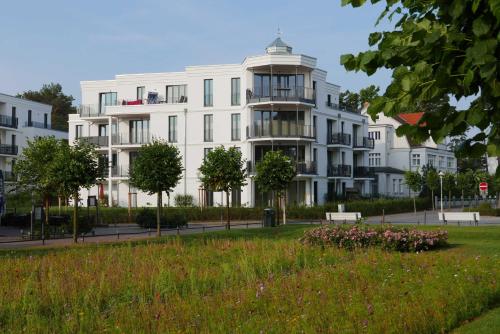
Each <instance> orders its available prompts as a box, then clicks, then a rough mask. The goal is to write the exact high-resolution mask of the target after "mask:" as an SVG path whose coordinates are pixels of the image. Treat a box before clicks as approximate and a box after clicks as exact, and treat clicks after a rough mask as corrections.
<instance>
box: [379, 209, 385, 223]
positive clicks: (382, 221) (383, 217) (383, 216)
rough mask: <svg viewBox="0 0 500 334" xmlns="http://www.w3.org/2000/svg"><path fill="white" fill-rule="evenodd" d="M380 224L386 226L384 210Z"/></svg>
mask: <svg viewBox="0 0 500 334" xmlns="http://www.w3.org/2000/svg"><path fill="white" fill-rule="evenodd" d="M380 224H382V225H383V224H385V209H382V220H381V221H380Z"/></svg>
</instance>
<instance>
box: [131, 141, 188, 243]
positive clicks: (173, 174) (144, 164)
mask: <svg viewBox="0 0 500 334" xmlns="http://www.w3.org/2000/svg"><path fill="white" fill-rule="evenodd" d="M182 171H183V168H182V158H181V156H180V153H179V150H178V149H177V147H175V146H173V145H169V144H168V143H166V142H164V141H162V140H158V139H155V140H153V142H151V143H150V144H147V145H145V146H142V147H141V148H140V149H139V151H138V156H137V158H136V159H135V160H134V163H133V165H132V166H131V168H130V183H131V184H132V185H134V186H135V187H137V188H139V189H140V190H142V191H144V192H147V193H149V194H150V195H153V194H156V195H157V207H156V227H157V231H156V234H157V236H161V226H160V217H161V210H162V206H163V204H162V193H163V192H166V193H167V196H168V195H169V194H170V193H171V192H172V191H173V189H174V188H175V186H176V185H177V183H179V180H180V179H181V177H182Z"/></svg>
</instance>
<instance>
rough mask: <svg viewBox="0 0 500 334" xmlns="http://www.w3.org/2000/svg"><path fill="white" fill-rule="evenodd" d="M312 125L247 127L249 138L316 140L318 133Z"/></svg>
mask: <svg viewBox="0 0 500 334" xmlns="http://www.w3.org/2000/svg"><path fill="white" fill-rule="evenodd" d="M314 130H315V129H314V127H313V126H311V125H300V124H299V125H297V124H293V123H292V124H290V123H289V124H288V126H260V125H253V126H247V138H248V139H253V138H307V139H314V138H315V137H316V133H315V131H314Z"/></svg>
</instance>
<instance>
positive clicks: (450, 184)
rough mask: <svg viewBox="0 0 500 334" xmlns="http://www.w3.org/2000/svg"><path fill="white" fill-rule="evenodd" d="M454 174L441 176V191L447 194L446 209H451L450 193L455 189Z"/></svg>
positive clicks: (448, 173) (449, 173)
mask: <svg viewBox="0 0 500 334" xmlns="http://www.w3.org/2000/svg"><path fill="white" fill-rule="evenodd" d="M456 184H457V182H456V179H455V174H453V173H451V172H445V173H444V175H443V191H444V192H447V193H448V208H450V207H451V193H452V192H453V191H454V190H455V189H456Z"/></svg>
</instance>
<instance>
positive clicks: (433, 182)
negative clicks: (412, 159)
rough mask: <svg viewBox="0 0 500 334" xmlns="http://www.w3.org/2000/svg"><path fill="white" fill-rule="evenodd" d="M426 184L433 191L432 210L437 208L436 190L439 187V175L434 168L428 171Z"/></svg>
mask: <svg viewBox="0 0 500 334" xmlns="http://www.w3.org/2000/svg"><path fill="white" fill-rule="evenodd" d="M425 185H426V186H427V188H429V189H430V191H431V199H432V210H435V209H436V208H435V201H434V192H435V191H436V190H438V189H439V175H438V173H437V172H436V170H435V169H434V168H430V169H429V170H428V171H427V174H426V176H425Z"/></svg>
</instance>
